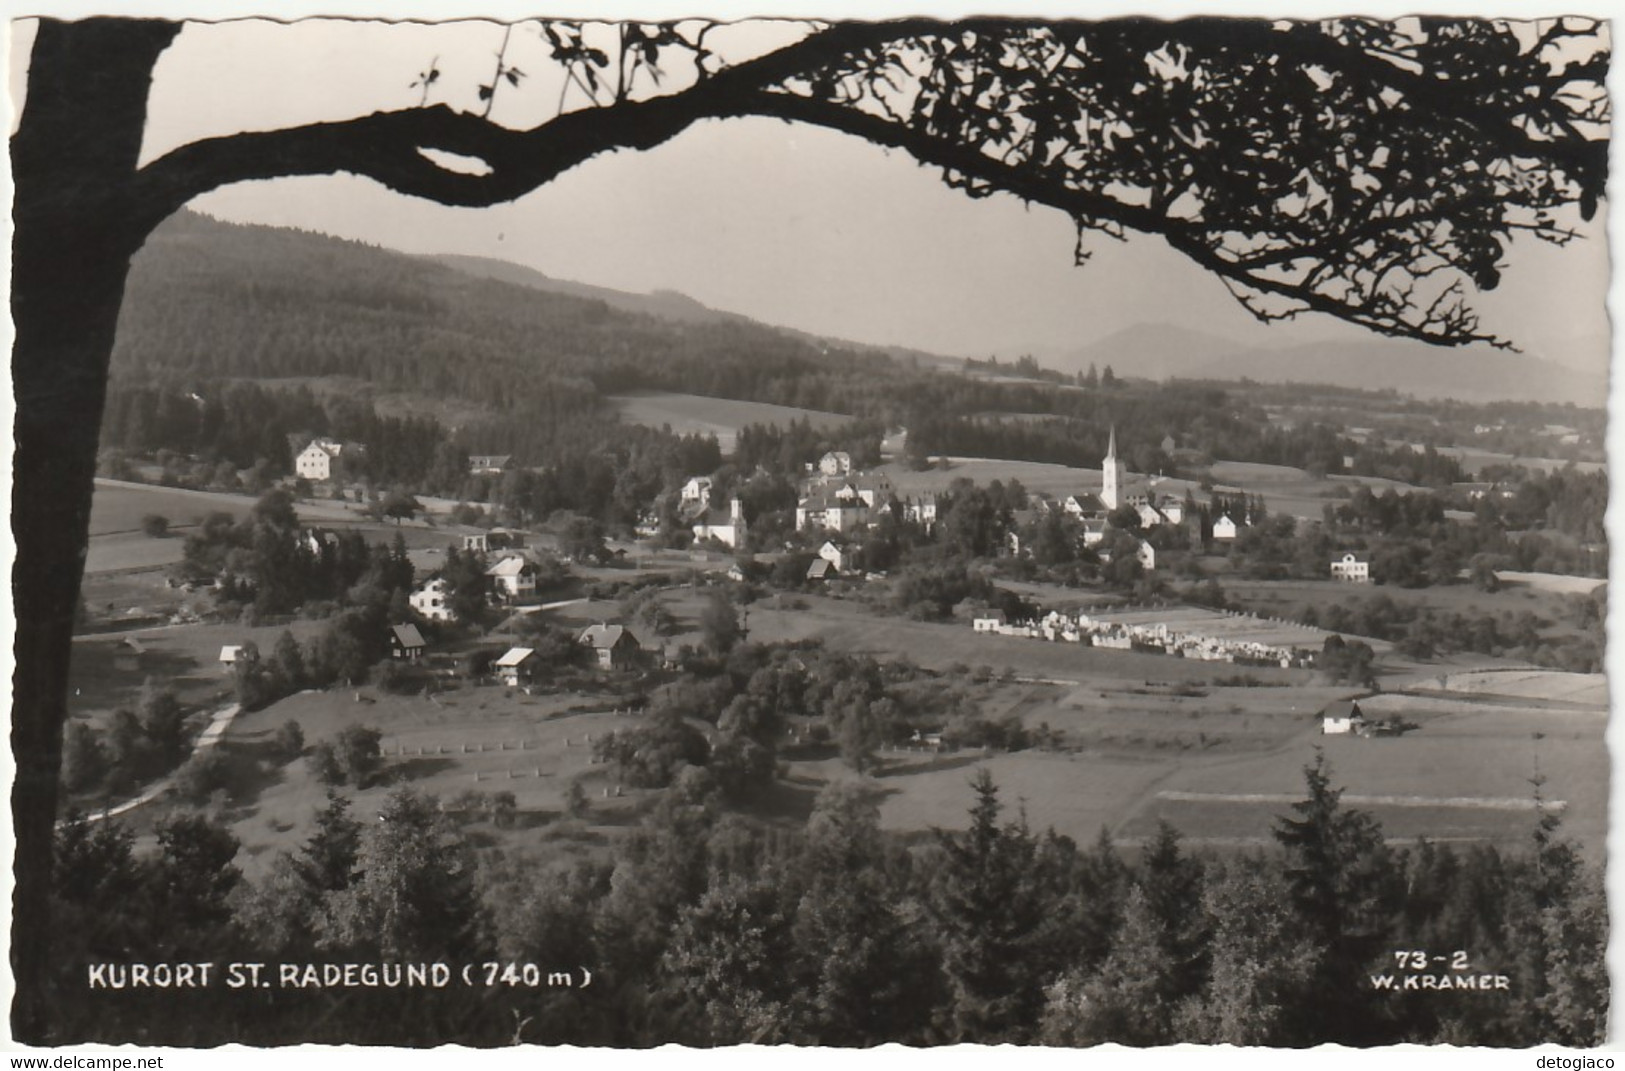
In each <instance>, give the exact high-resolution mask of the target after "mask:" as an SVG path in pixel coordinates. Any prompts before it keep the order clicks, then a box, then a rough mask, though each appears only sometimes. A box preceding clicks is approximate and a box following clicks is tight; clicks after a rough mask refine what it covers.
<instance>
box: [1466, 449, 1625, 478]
mask: <svg viewBox="0 0 1625 1071" xmlns="http://www.w3.org/2000/svg"><path fill="white" fill-rule="evenodd" d="M1436 449H1437V451H1438V453H1439V455H1440V456H1441V457H1453V458H1455V459H1456V460H1457V461H1459V462H1461V467H1462V468H1463V469H1465V470H1466V471H1467V472H1468V473H1471V474H1475V475H1476V474H1477V473H1478V472H1479V470H1481V469H1483V468H1485V467H1487V466H1490V465H1516V466H1519V467H1522V468H1526V469H1537V470H1539V471H1541V472H1556V471H1557V470H1559V469H1562V468H1567V467H1568V466H1569V465H1571V464H1572V465H1573V466H1574V467H1575V469H1576V470H1577V471H1579V472H1601V471H1602V470H1603V468H1604V467H1605V466H1604V465H1603V463H1602V462H1600V461H1572V462H1571V461H1564V460H1562V459H1561V458H1555V457H1517V456H1515V455H1513V454H1501V453H1497V452H1495V451H1494V450H1481V449H1479V448H1478V447H1476V446H1440V447H1436Z"/></svg>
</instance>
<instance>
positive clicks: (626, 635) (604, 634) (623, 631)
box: [577, 625, 638, 650]
mask: <svg viewBox="0 0 1625 1071" xmlns="http://www.w3.org/2000/svg"><path fill="white" fill-rule="evenodd" d="M623 639H625V640H631V641H632V643H633V644H636V643H637V642H638V638H637V637H636V636H634V635H632V632H631V630H630V629H628V628H627V627H626V626H625V625H588V626H587V628H586V629H585V630H583V631H582V633H581V636H580V637H579V638H578V640H577V642H578V643H583V644H588V645H590V646H591V647H593V648H594V649H596V650H608V649H609V648H612V647H614V646H616V645H617V644H619V643H620V642H621V641H622V640H623Z"/></svg>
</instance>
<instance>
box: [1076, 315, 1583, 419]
mask: <svg viewBox="0 0 1625 1071" xmlns="http://www.w3.org/2000/svg"><path fill="white" fill-rule="evenodd" d="M1049 363H1051V364H1052V365H1053V366H1054V367H1057V368H1060V369H1062V370H1063V371H1081V370H1083V369H1086V368H1088V367H1089V366H1090V365H1091V364H1093V365H1095V366H1096V367H1097V368H1104V367H1105V366H1107V365H1111V366H1112V370H1113V371H1114V372H1115V373H1116V374H1117V375H1119V376H1140V377H1143V378H1146V379H1156V380H1165V379H1207V380H1223V381H1234V380H1241V379H1250V380H1254V381H1257V382H1262V383H1325V384H1330V385H1333V386H1338V387H1352V388H1356V389H1364V390H1385V389H1392V390H1396V391H1398V392H1400V393H1401V394H1413V395H1415V396H1417V397H1419V398H1455V399H1458V400H1461V401H1468V402H1488V401H1498V400H1503V399H1517V400H1521V401H1533V402H1573V403H1575V404H1576V405H1583V406H1587V407H1591V408H1600V407H1601V406H1602V404H1603V402H1604V400H1605V399H1606V397H1607V383H1606V382H1605V381H1604V380H1603V379H1602V378H1601V377H1597V376H1591V375H1587V374H1586V373H1584V372H1579V371H1576V370H1574V369H1570V368H1565V367H1563V366H1562V365H1559V364H1556V363H1554V362H1552V361H1547V360H1542V359H1541V358H1538V357H1534V356H1530V355H1528V354H1522V353H1510V352H1506V351H1503V350H1497V349H1493V348H1491V347H1489V346H1471V347H1466V348H1461V349H1447V348H1444V347H1439V346H1429V345H1426V344H1424V343H1421V342H1412V341H1407V340H1400V339H1386V338H1380V337H1377V336H1372V337H1371V338H1370V339H1367V340H1359V341H1352V342H1349V341H1328V342H1323V343H1313V344H1297V345H1290V346H1279V347H1248V346H1243V345H1241V344H1240V343H1237V342H1234V341H1232V340H1230V339H1226V338H1223V337H1220V336H1218V335H1213V334H1208V333H1205V332H1201V331H1192V330H1189V329H1187V328H1183V327H1176V326H1172V325H1168V324H1136V325H1135V326H1133V327H1128V328H1124V329H1123V330H1121V331H1117V332H1115V333H1113V334H1111V335H1108V336H1106V337H1105V338H1102V339H1100V340H1098V341H1095V342H1092V343H1090V344H1088V345H1086V346H1081V347H1079V348H1077V349H1073V350H1070V351H1067V352H1065V353H1060V354H1056V355H1054V356H1052V357H1051V358H1050V361H1049Z"/></svg>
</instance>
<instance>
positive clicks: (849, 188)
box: [14, 20, 1608, 370]
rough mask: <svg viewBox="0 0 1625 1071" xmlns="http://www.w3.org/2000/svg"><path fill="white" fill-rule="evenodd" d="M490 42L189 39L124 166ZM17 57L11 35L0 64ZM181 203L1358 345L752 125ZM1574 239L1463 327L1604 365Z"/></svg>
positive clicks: (806, 312) (910, 303) (484, 60)
mask: <svg viewBox="0 0 1625 1071" xmlns="http://www.w3.org/2000/svg"><path fill="white" fill-rule="evenodd" d="M502 32H503V31H502V29H501V28H500V27H498V26H496V25H494V24H491V23H478V22H463V23H455V24H442V25H421V24H393V25H392V24H388V23H383V22H377V21H342V20H315V21H307V22H296V23H292V24H288V25H283V24H277V23H269V22H236V23H226V24H221V25H201V24H193V25H189V26H188V27H187V29H186V30H185V31H184V32H183V33H182V34H181V36H180V37H179V38H178V40H177V41H176V43H175V44H174V45H173V46H172V47H171V48H170V49H169V50H168V51H167V52H166V53H165V55H164V56H163V58H162V59H161V61H160V63H159V67H158V70H157V72H156V75H155V79H154V88H153V92H152V97H151V113H150V124H149V131H148V137H147V148H146V152H147V155H148V157H149V158H150V157H151V156H154V155H157V154H159V153H161V152H162V151H165V150H167V149H169V148H171V147H173V146H175V145H178V144H182V143H184V142H186V141H189V140H192V139H194V138H197V137H199V136H205V135H209V134H221V133H231V132H234V131H237V130H243V129H269V128H275V127H278V126H286V125H291V124H295V123H301V122H308V121H312V120H317V119H342V118H348V117H351V116H355V115H359V114H365V113H367V112H370V111H374V110H385V109H394V108H402V107H409V106H412V105H414V104H416V103H417V102H418V100H419V91H418V90H416V89H413V88H411V87H410V83H412V82H413V81H414V80H415V79H416V77H417V76H418V74H419V72H420V71H422V70H424V69H426V67H427V65H428V64H429V63H430V62H431V61H432V60H436V59H437V60H438V65H439V68H440V70H441V80H440V83H439V85H438V86H437V87H436V90H435V94H434V95H433V96H431V98H430V99H431V100H432V101H435V100H438V101H446V102H449V103H452V104H454V105H457V106H459V107H470V108H472V107H474V106H475V104H474V96H473V94H474V87H475V86H477V85H478V84H480V82H482V81H487V80H489V75H490V70H491V66H492V64H493V63H494V52H495V50H496V48H497V47H498V44H499V42H500V41H501V38H502ZM796 32H797V31H796V30H795V29H794V28H793V27H788V28H787V27H784V26H774V27H765V28H764V27H756V28H750V29H745V30H741V31H739V32H738V33H737V34H736V36H735V39H734V42H733V45H734V47H736V48H738V49H739V50H741V51H742V52H748V51H753V50H760V48H761V47H762V46H761V43H760V42H761V41H767V40H782V39H784V38H785V37H786V36H790V35H794V34H795V33H796ZM26 43H27V32H26V28H23V32H21V33H20V34H19V35H18V50H19V51H20V50H21V49H22V48H24V47H26ZM541 47H542V43H541V40H540V38H539V37H538V36H536V35H535V33H534V32H533V31H523V30H522V31H520V33H519V34H518V35H517V36H516V38H515V40H514V42H513V43H512V44H511V46H510V54H509V59H510V62H513V63H516V64H518V65H519V66H520V67H521V68H522V69H524V70H526V71H527V72H528V73H529V74H531V75H532V77H530V78H529V79H527V81H526V82H525V83H523V84H522V85H521V86H520V87H519V88H518V89H516V90H515V89H509V88H506V87H505V88H504V89H503V90H502V92H501V94H500V95H499V97H498V99H497V101H496V105H495V111H494V113H493V118H495V119H498V120H500V121H502V122H504V123H508V124H510V125H516V126H518V125H530V124H533V123H536V122H540V121H543V120H545V119H546V118H547V117H548V116H550V115H551V114H553V112H554V110H555V109H556V107H557V104H558V98H559V83H558V82H557V81H555V80H551V72H550V70H549V64H548V63H547V61H546V59H545V57H544V56H543V55H542V54H541V52H540V49H541ZM15 69H16V68H14V70H15ZM14 89H15V87H14ZM194 207H196V208H198V209H199V210H202V211H205V212H208V213H210V214H211V215H215V216H218V217H220V218H224V219H230V220H235V221H242V222H259V223H271V224H279V225H289V226H297V227H303V228H307V229H312V230H317V231H321V232H324V233H328V234H334V235H339V236H342V237H347V238H355V239H361V240H364V241H368V242H372V243H375V244H378V245H383V246H388V247H392V248H396V249H402V250H406V251H409V252H446V253H465V254H475V255H482V256H492V257H500V258H502V259H505V260H511V261H515V262H517V263H520V264H524V265H527V266H530V267H533V268H537V269H540V270H541V271H543V272H546V273H547V274H549V275H552V276H556V277H559V278H566V279H575V280H580V281H583V282H589V283H596V284H599V285H604V286H611V287H616V288H620V289H626V290H633V291H648V290H654V289H661V288H665V289H675V290H679V291H682V292H683V293H686V294H688V295H690V296H692V297H694V298H696V299H698V300H700V301H702V302H705V303H706V304H708V305H712V306H714V307H717V308H722V309H729V310H733V311H737V312H741V313H745V314H747V315H750V316H753V317H756V318H758V319H761V320H764V321H768V322H771V323H779V324H785V325H789V326H793V327H798V328H802V329H805V330H809V331H815V332H820V333H825V334H830V335H836V336H842V337H846V338H852V339H858V340H862V341H868V342H876V343H896V344H901V345H908V346H915V347H919V348H922V349H927V350H932V351H936V352H941V353H947V354H955V355H986V354H989V353H997V354H999V355H1001V356H1004V357H1011V356H1015V355H1018V354H1019V353H1021V352H1023V351H1025V350H1028V349H1033V348H1038V349H1046V350H1047V349H1064V348H1070V347H1076V346H1080V345H1083V344H1086V343H1089V342H1091V341H1094V340H1096V339H1099V338H1102V337H1104V336H1106V335H1108V334H1111V333H1112V332H1114V331H1116V330H1119V329H1121V328H1124V327H1127V326H1130V325H1133V324H1135V323H1139V322H1171V323H1175V324H1179V325H1181V326H1186V327H1190V328H1193V329H1197V330H1202V331H1206V332H1210V333H1213V334H1217V335H1221V336H1225V337H1227V338H1230V339H1233V340H1236V341H1238V342H1244V343H1249V344H1262V345H1271V344H1292V343H1298V342H1305V341H1313V340H1319V339H1330V338H1361V337H1369V336H1366V335H1365V334H1364V333H1363V332H1361V331H1360V330H1359V329H1357V328H1353V327H1350V326H1349V325H1346V324H1342V323H1340V322H1337V321H1334V320H1332V319H1330V318H1327V317H1306V318H1304V319H1302V320H1301V321H1300V322H1298V323H1296V324H1291V325H1284V326H1277V327H1274V328H1269V329H1265V328H1262V327H1260V326H1259V325H1257V324H1256V323H1255V321H1253V320H1252V318H1251V317H1250V316H1249V315H1248V314H1247V313H1245V312H1244V311H1243V310H1242V309H1241V308H1240V307H1239V306H1238V305H1237V304H1236V303H1235V302H1234V301H1233V300H1232V299H1231V298H1230V297H1229V296H1228V294H1227V293H1226V291H1225V290H1224V288H1223V286H1222V285H1220V284H1219V283H1218V281H1217V280H1216V279H1214V278H1212V277H1210V276H1209V275H1207V274H1206V273H1204V272H1202V271H1201V270H1200V269H1197V268H1195V267H1194V266H1191V265H1189V264H1188V263H1187V262H1186V261H1185V260H1184V259H1183V258H1182V257H1179V256H1177V255H1175V254H1173V253H1171V252H1169V251H1168V250H1167V249H1166V248H1164V247H1163V246H1162V245H1161V243H1160V242H1158V241H1156V240H1154V239H1136V240H1132V241H1130V242H1128V243H1126V244H1118V243H1114V242H1111V241H1109V240H1105V239H1102V240H1099V241H1096V242H1094V243H1092V245H1091V248H1092V249H1094V251H1095V257H1094V259H1093V260H1092V261H1091V262H1090V263H1089V264H1088V265H1087V266H1085V267H1082V268H1078V267H1075V266H1074V265H1073V260H1072V248H1073V241H1074V235H1073V231H1072V228H1071V226H1070V224H1069V223H1068V221H1067V220H1066V218H1065V217H1064V216H1063V215H1061V214H1060V213H1058V212H1055V211H1053V210H1050V209H1044V208H1032V209H1029V208H1027V207H1025V206H1023V205H1021V204H1020V203H1019V202H1017V201H1015V200H1014V199H1013V198H1009V197H1003V196H996V197H993V198H990V199H987V200H980V201H972V200H970V199H968V198H966V197H964V196H963V195H962V194H959V193H956V192H954V191H952V190H949V189H947V188H946V187H945V186H944V185H943V184H942V183H941V181H940V180H939V178H938V177H937V175H936V174H935V173H934V172H932V171H928V170H925V169H922V168H920V167H919V166H918V165H916V164H915V163H914V162H913V161H912V160H911V159H910V158H908V157H907V156H906V155H904V154H902V153H895V152H893V153H888V152H887V151H884V150H881V149H878V148H876V147H874V146H871V145H868V144H866V143H864V142H861V141H858V140H855V139H852V138H848V137H844V136H841V135H837V134H833V133H830V132H827V131H823V130H819V129H815V128H809V127H796V126H789V125H786V124H782V123H778V122H772V121H767V120H730V121H720V122H718V121H713V122H707V123H702V124H699V125H697V126H696V127H694V128H693V129H691V130H690V131H688V132H686V133H685V134H683V135H681V136H680V137H678V138H676V139H674V140H673V141H671V142H668V143H667V144H666V145H664V146H661V147H660V148H657V149H655V150H652V151H650V152H646V153H632V152H627V153H619V154H615V155H614V156H607V157H601V158H598V159H595V160H593V161H590V162H588V163H587V164H585V165H584V166H582V167H580V168H577V169H575V170H574V171H572V172H570V173H568V174H566V175H565V176H563V177H562V178H560V179H558V180H556V181H554V182H552V183H550V184H548V185H546V186H544V187H543V188H542V189H540V190H538V191H536V192H535V193H533V194H531V195H529V196H527V197H525V198H523V199H521V200H520V201H518V202H515V203H513V204H510V205H504V206H499V207H496V208H488V209H449V208H445V207H442V206H438V205H433V204H429V203H426V202H422V201H417V200H414V199H410V198H406V197H402V196H400V195H398V194H393V193H390V192H388V191H385V190H383V189H382V188H381V187H379V186H377V185H375V184H373V183H371V182H370V181H367V180H362V179H355V178H350V177H342V176H341V177H331V178H311V179H285V180H278V181H275V182H267V183H252V184H243V185H239V186H236V187H232V188H227V189H223V190H220V191H217V192H215V193H213V194H210V195H208V196H206V197H204V198H201V199H199V200H198V201H197V202H195V204H194ZM1594 234H1596V235H1598V236H1599V237H1598V238H1597V240H1593V241H1589V242H1583V243H1578V244H1576V245H1573V246H1571V247H1569V248H1567V249H1562V250H1556V249H1551V248H1549V247H1545V246H1543V245H1541V244H1540V243H1536V242H1530V243H1527V246H1528V248H1524V247H1518V248H1515V249H1514V250H1512V252H1511V254H1510V255H1509V257H1508V262H1509V263H1508V271H1507V272H1506V276H1505V281H1504V283H1503V285H1502V288H1501V290H1500V291H1499V292H1497V293H1496V294H1493V295H1486V296H1483V297H1481V298H1480V299H1479V302H1478V305H1479V308H1480V310H1481V312H1482V313H1483V314H1484V320H1485V326H1486V327H1487V328H1489V329H1491V330H1495V331H1497V332H1499V333H1502V334H1505V335H1508V336H1511V337H1513V338H1514V339H1515V340H1516V341H1517V342H1518V343H1519V344H1520V345H1521V346H1522V347H1523V348H1525V349H1526V350H1528V351H1529V352H1531V353H1534V354H1537V355H1540V356H1544V357H1547V358H1549V359H1552V360H1555V361H1559V362H1561V363H1564V364H1567V365H1571V366H1574V367H1579V368H1585V369H1589V370H1598V369H1601V368H1603V367H1605V366H1606V363H1607V355H1608V351H1607V334H1608V328H1607V321H1606V317H1605V312H1604V295H1605V292H1606V286H1607V278H1608V250H1607V247H1606V244H1605V242H1604V241H1603V240H1601V238H1600V235H1601V234H1602V231H1601V228H1600V224H1599V226H1598V227H1597V228H1596V229H1595V230H1594Z"/></svg>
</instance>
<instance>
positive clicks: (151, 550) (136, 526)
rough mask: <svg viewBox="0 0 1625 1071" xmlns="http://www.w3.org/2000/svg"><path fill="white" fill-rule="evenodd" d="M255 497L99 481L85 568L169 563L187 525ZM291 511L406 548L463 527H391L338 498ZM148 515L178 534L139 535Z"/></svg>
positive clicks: (436, 541)
mask: <svg viewBox="0 0 1625 1071" xmlns="http://www.w3.org/2000/svg"><path fill="white" fill-rule="evenodd" d="M255 501H256V499H254V498H253V497H251V496H248V495H228V494H221V493H218V492H214V491H188V490H184V489H181V488H176V487H155V486H151V485H148V484H139V483H124V482H120V481H117V480H103V479H98V480H97V481H96V490H95V492H94V493H93V494H92V495H91V500H90V550H89V554H88V556H87V557H86V559H85V572H87V573H110V572H118V571H120V570H126V569H158V568H162V567H163V566H166V565H173V564H174V563H175V562H178V561H180V560H181V556H182V554H183V553H184V550H185V539H184V538H182V537H183V536H184V534H185V530H186V529H188V528H190V527H192V526H194V525H195V524H196V523H197V522H198V521H199V520H200V519H202V518H203V517H204V516H205V515H207V514H210V513H229V514H231V515H232V516H233V517H236V518H239V519H241V518H243V517H246V516H248V513H249V511H250V510H251V509H253V507H254V503H255ZM295 509H296V510H297V512H298V514H299V519H300V520H301V521H304V522H306V523H310V524H320V525H323V526H325V527H331V528H335V529H355V530H357V531H360V532H362V533H363V534H364V535H365V536H366V537H367V540H368V542H390V541H392V540H393V539H394V538H395V533H397V532H399V533H401V535H402V537H403V538H404V539H405V540H406V545H407V547H408V548H437V549H438V548H443V547H444V546H445V545H446V544H447V543H451V542H457V541H460V533H461V531H462V529H457V530H455V531H453V530H448V529H437V528H433V527H429V526H427V525H425V524H423V523H421V522H418V523H407V524H403V525H396V524H392V523H387V522H385V523H380V522H377V521H370V520H367V519H365V518H364V517H362V516H361V514H360V513H359V512H358V511H357V510H355V509H353V508H350V507H347V506H345V505H342V504H340V503H337V502H324V501H301V502H299V503H297V504H296V505H295ZM149 514H157V515H158V516H160V517H166V518H168V520H169V522H170V528H171V529H172V530H176V531H177V532H178V534H176V535H172V536H169V537H166V538H163V539H153V538H150V537H149V536H147V535H144V534H143V533H142V532H141V519H142V518H143V517H145V516H147V515H149ZM469 531H473V529H469Z"/></svg>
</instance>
